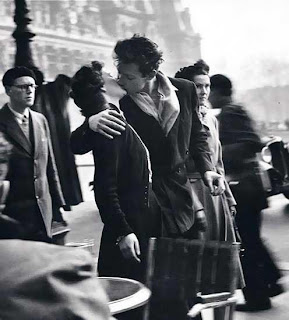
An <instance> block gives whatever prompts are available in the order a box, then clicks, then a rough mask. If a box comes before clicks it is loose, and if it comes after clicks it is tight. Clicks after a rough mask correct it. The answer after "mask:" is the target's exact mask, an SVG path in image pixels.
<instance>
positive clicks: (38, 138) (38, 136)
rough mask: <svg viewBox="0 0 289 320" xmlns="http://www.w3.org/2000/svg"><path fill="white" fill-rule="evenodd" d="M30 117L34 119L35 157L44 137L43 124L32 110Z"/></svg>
mask: <svg viewBox="0 0 289 320" xmlns="http://www.w3.org/2000/svg"><path fill="white" fill-rule="evenodd" d="M30 117H31V119H32V128H33V139H34V157H36V156H37V151H39V144H40V141H41V137H42V130H41V124H40V123H39V119H38V118H37V117H36V115H35V113H34V112H33V111H31V110H30Z"/></svg>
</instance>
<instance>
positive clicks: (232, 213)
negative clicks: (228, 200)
mask: <svg viewBox="0 0 289 320" xmlns="http://www.w3.org/2000/svg"><path fill="white" fill-rule="evenodd" d="M230 212H231V216H232V217H233V218H234V217H235V216H236V214H237V209H236V206H230Z"/></svg>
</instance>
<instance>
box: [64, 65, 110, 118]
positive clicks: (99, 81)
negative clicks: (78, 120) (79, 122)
mask: <svg viewBox="0 0 289 320" xmlns="http://www.w3.org/2000/svg"><path fill="white" fill-rule="evenodd" d="M103 86H104V80H103V77H102V63H100V62H98V61H92V62H91V63H90V64H89V65H84V66H82V67H81V68H80V69H79V70H78V71H77V72H76V73H75V75H74V76H73V77H72V80H71V92H70V96H71V97H72V98H73V99H74V102H75V104H76V105H77V106H78V107H79V108H80V109H81V113H82V114H83V115H84V116H85V117H89V116H91V115H93V114H96V113H98V112H100V111H102V110H105V109H106V107H107V102H106V100H105V97H104V95H103V91H102V89H103Z"/></svg>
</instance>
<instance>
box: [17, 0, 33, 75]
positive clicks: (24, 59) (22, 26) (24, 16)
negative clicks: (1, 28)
mask: <svg viewBox="0 0 289 320" xmlns="http://www.w3.org/2000/svg"><path fill="white" fill-rule="evenodd" d="M28 13H29V9H28V7H27V3H26V0H15V15H14V22H15V23H16V29H15V30H14V32H13V33H12V36H13V38H14V39H15V42H16V54H15V63H14V64H15V66H25V67H28V68H31V69H35V68H36V66H35V64H34V61H33V57H32V52H31V48H30V42H31V41H32V39H33V37H34V36H35V33H33V32H32V31H31V30H30V29H29V24H30V22H31V21H32V20H31V19H30V18H29V16H28ZM36 69H37V68H36Z"/></svg>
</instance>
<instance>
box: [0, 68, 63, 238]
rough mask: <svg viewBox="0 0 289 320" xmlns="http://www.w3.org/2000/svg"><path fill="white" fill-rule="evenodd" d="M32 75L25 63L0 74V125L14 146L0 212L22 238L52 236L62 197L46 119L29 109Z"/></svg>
mask: <svg viewBox="0 0 289 320" xmlns="http://www.w3.org/2000/svg"><path fill="white" fill-rule="evenodd" d="M35 79H36V77H35V74H34V73H33V71H31V70H30V69H28V68H26V67H15V68H12V69H9V70H8V71H7V72H6V73H5V74H4V76H3V79H2V82H3V86H4V87H5V91H6V94H7V95H8V97H9V102H8V103H6V104H5V105H4V106H3V107H2V109H0V131H1V132H3V133H4V135H5V137H6V139H7V140H8V141H9V142H10V143H11V144H12V146H13V148H12V152H11V156H10V159H9V171H8V175H7V180H9V181H10V191H9V194H8V197H7V199H6V207H5V209H4V211H3V214H6V215H8V216H9V217H11V218H14V219H15V220H17V221H18V222H20V224H21V226H22V227H23V229H24V231H25V232H24V234H25V239H27V240H36V241H44V242H51V236H52V235H51V223H52V215H53V209H55V210H56V209H58V208H60V207H62V206H63V205H64V204H65V203H64V198H63V195H62V191H61V187H60V183H59V178H58V173H57V168H56V165H55V159H54V154H53V150H52V145H51V138H50V132H49V127H48V123H47V120H46V119H45V117H44V116H43V115H42V114H40V113H38V112H35V111H32V110H31V109H30V107H31V106H32V105H33V104H34V99H35V89H36V87H37V86H36V84H35ZM15 237H16V236H15ZM11 238H13V235H11Z"/></svg>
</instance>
